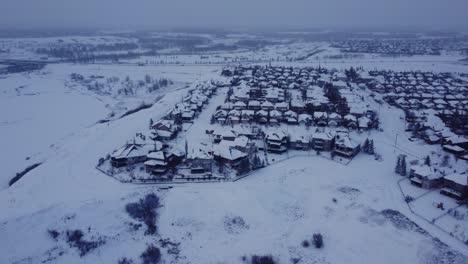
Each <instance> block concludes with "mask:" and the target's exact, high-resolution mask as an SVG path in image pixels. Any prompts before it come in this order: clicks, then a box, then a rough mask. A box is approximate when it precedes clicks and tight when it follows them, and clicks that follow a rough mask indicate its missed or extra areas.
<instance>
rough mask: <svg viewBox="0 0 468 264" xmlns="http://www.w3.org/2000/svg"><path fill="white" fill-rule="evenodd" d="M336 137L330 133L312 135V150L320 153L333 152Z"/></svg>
mask: <svg viewBox="0 0 468 264" xmlns="http://www.w3.org/2000/svg"><path fill="white" fill-rule="evenodd" d="M334 140H335V135H333V134H332V133H330V132H316V133H314V134H313V135H312V148H313V149H315V150H318V151H331V150H332V149H333V145H334Z"/></svg>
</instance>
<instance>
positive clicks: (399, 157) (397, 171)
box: [395, 156, 401, 174]
mask: <svg viewBox="0 0 468 264" xmlns="http://www.w3.org/2000/svg"><path fill="white" fill-rule="evenodd" d="M400 172H401V156H398V159H397V162H396V166H395V173H398V174H400Z"/></svg>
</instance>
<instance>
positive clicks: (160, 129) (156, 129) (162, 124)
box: [151, 120, 181, 140]
mask: <svg viewBox="0 0 468 264" xmlns="http://www.w3.org/2000/svg"><path fill="white" fill-rule="evenodd" d="M151 128H152V129H153V134H154V138H156V139H159V140H170V139H173V138H175V137H176V136H177V133H178V132H179V131H180V130H181V126H180V125H178V124H176V123H175V121H174V120H159V121H158V122H157V123H155V124H153V125H152V126H151Z"/></svg>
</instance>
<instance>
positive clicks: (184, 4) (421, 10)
mask: <svg viewBox="0 0 468 264" xmlns="http://www.w3.org/2000/svg"><path fill="white" fill-rule="evenodd" d="M466 10H468V1H465V0H450V1H440V0H413V1H411V2H408V1H406V0H395V1H384V0H353V1H348V0H329V1H326V2H325V1H324V0H316V1H307V0H292V1H288V2H285V1H281V0H257V1H255V2H250V1H247V0H238V1H232V2H225V1H216V0H199V1H189V0H175V1H171V2H168V1H150V0H140V1H138V2H131V3H130V2H128V1H124V0H113V1H111V0H101V1H99V2H96V1H91V0H83V1H67V0H65V1H60V0H43V1H30V0H17V1H7V2H6V3H4V4H3V8H2V9H1V10H0V25H1V26H0V27H1V28H4V29H5V28H7V29H29V28H57V29H65V28H83V29H91V28H93V29H96V28H99V29H103V28H104V29H172V28H195V29H196V28H213V29H243V30H254V29H262V28H264V29H274V28H280V29H283V28H304V29H306V28H307V29H308V28H332V29H337V28H340V29H370V28H373V29H379V28H401V29H405V28H409V29H411V28H426V29H429V28H430V29H467V28H468V22H467V19H466V18H465V16H466V14H465V13H466V12H465V11H466Z"/></svg>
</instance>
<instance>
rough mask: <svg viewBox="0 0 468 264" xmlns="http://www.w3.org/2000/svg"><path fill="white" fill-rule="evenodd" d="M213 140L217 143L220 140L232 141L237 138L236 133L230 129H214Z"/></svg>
mask: <svg viewBox="0 0 468 264" xmlns="http://www.w3.org/2000/svg"><path fill="white" fill-rule="evenodd" d="M212 135H213V142H214V143H219V142H221V140H228V141H234V140H235V139H236V138H237V135H236V133H235V132H234V131H233V130H230V129H223V128H220V129H216V130H215V131H213V134H212Z"/></svg>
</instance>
